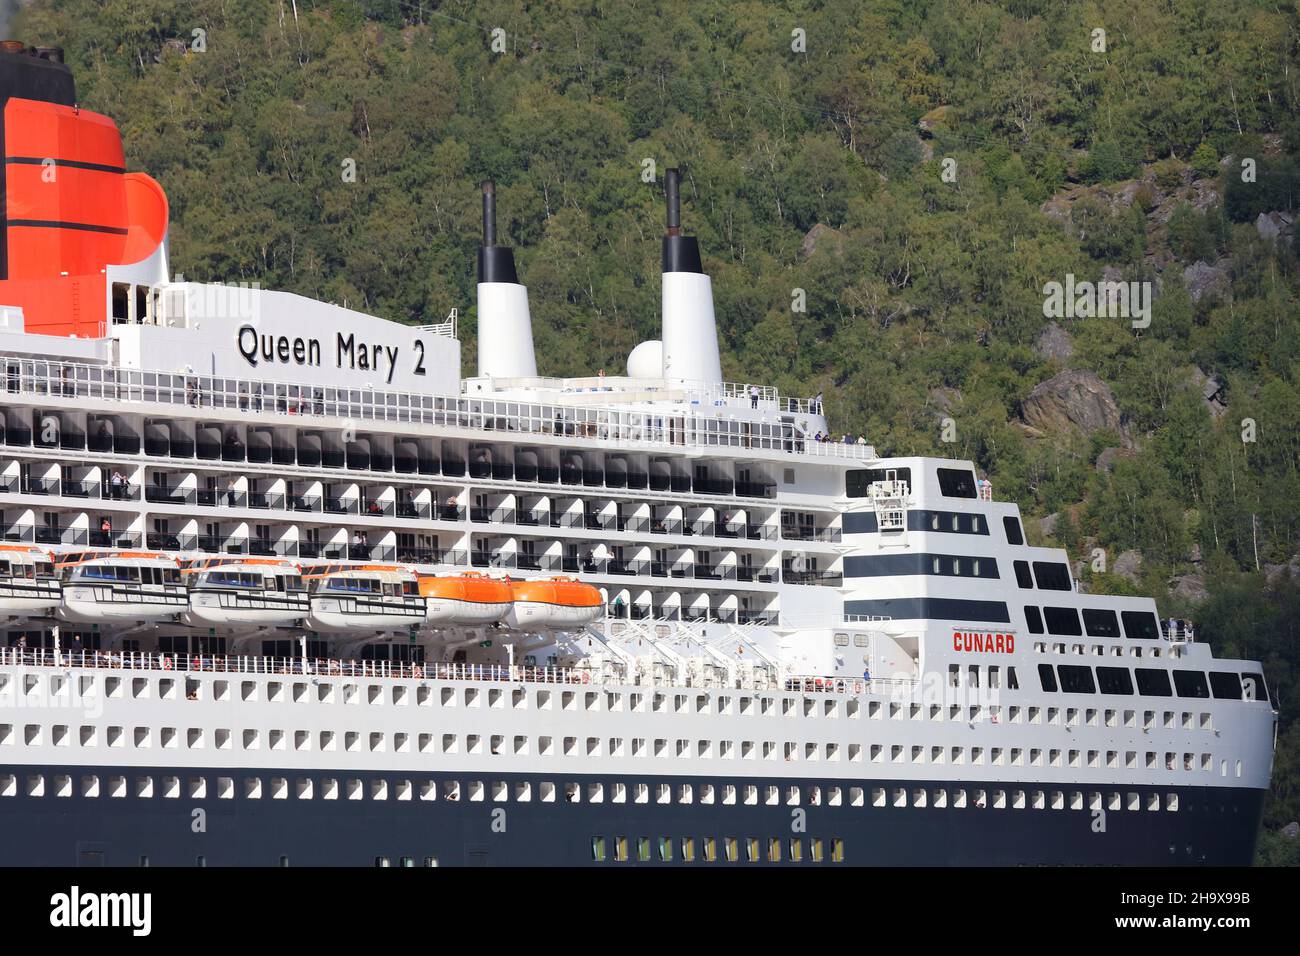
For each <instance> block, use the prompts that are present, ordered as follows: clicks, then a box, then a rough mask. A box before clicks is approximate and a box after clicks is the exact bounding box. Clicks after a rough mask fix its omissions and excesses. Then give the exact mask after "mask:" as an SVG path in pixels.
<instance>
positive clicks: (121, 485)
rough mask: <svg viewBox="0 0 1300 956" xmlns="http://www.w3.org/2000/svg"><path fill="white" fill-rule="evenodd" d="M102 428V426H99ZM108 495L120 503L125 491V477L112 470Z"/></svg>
mask: <svg viewBox="0 0 1300 956" xmlns="http://www.w3.org/2000/svg"><path fill="white" fill-rule="evenodd" d="M101 427H102V426H101ZM109 485H110V489H111V490H110V495H111V497H112V498H113V500H114V501H120V500H121V499H122V497H123V493H124V492H125V491H126V476H125V475H123V474H122V473H121V472H120V471H118V470H116V469H114V470H113V475H112V477H111V478H109Z"/></svg>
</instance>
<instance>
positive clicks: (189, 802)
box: [0, 765, 1266, 868]
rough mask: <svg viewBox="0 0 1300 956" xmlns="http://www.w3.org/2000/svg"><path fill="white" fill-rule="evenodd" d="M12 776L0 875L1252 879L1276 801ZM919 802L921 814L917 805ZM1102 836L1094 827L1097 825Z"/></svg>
mask: <svg viewBox="0 0 1300 956" xmlns="http://www.w3.org/2000/svg"><path fill="white" fill-rule="evenodd" d="M36 773H41V774H44V776H45V793H44V795H42V796H26V795H25V794H26V782H27V777H28V776H29V775H31V774H36ZM7 774H12V775H14V776H15V777H16V778H17V779H16V780H15V781H14V783H15V784H16V788H15V789H16V792H15V793H14V794H13V795H9V796H0V820H3V822H4V824H5V840H4V841H0V865H3V866H20V865H27V866H32V865H42V866H69V865H76V864H79V863H88V862H89V863H102V864H104V865H108V866H138V865H140V864H141V860H142V858H147V859H148V863H149V865H151V866H194V865H195V864H196V862H198V859H199V857H202V858H203V861H204V862H205V863H206V864H207V865H210V866H223V865H224V866H276V865H279V863H280V858H281V857H285V858H287V862H288V864H289V865H291V866H374V865H375V862H376V860H377V859H378V858H380V857H386V858H388V859H389V860H390V861H391V863H392V865H394V866H398V865H399V864H400V861H401V859H402V858H404V857H409V858H412V859H413V860H414V862H415V865H416V866H419V865H421V864H422V863H423V861H424V860H425V859H427V858H433V859H436V860H437V861H438V863H439V865H441V866H457V865H466V864H468V865H488V864H491V865H516V866H548V865H549V866H557V865H559V866H575V865H597V866H605V867H616V868H617V867H626V866H631V865H636V864H637V863H638V862H640V863H642V864H643V865H650V866H660V867H662V866H666V865H670V863H671V864H682V863H683V862H684V861H683V860H682V856H681V854H682V842H681V841H682V839H683V838H689V839H693V840H694V841H695V848H696V852H697V854H700V853H701V852H702V843H703V841H704V840H705V839H706V838H712V839H715V840H716V841H717V843H718V847H719V849H718V855H719V860H718V862H716V863H707V862H704V861H703V860H698V859H697V861H696V862H694V863H690V864H689V865H691V866H705V867H708V866H716V867H726V866H733V867H735V868H744V867H746V866H753V865H755V863H760V862H761V863H763V864H764V865H770V864H769V863H768V861H767V853H768V845H769V841H771V840H776V841H779V843H780V844H781V845H782V847H783V852H782V854H781V856H782V861H781V862H782V863H784V864H789V863H790V860H789V852H790V851H789V847H790V841H791V840H792V839H800V840H802V842H803V850H804V853H805V858H804V862H802V863H800V864H798V865H800V866H822V867H828V866H829V867H833V866H837V865H849V866H854V865H857V866H936V865H946V866H1022V865H1035V866H1036V865H1045V866H1054V865H1064V866H1072V865H1095V866H1102V865H1107V866H1159V867H1169V866H1204V865H1210V866H1245V865H1248V864H1249V863H1250V862H1251V859H1252V857H1253V854H1254V847H1255V840H1256V835H1257V833H1258V829H1259V820H1260V813H1261V810H1262V808H1263V801H1264V797H1265V793H1266V792H1265V791H1263V790H1257V789H1252V788H1244V787H1243V788H1227V787H1149V786H1135V785H1128V784H1111V785H1106V786H1104V787H1103V786H1095V789H1100V790H1105V791H1108V792H1109V791H1112V790H1116V791H1122V792H1124V793H1126V794H1127V793H1135V794H1138V795H1139V796H1140V801H1141V809H1133V810H1129V809H1124V810H1108V811H1106V812H1105V813H1104V815H1101V816H1100V817H1099V815H1098V814H1097V813H1095V812H1094V811H1091V810H1071V809H1059V810H1058V809H1050V808H1044V809H1014V808H1009V807H1008V808H995V807H992V806H984V807H977V806H974V805H973V801H972V802H969V803H968V805H967V806H965V807H955V806H951V805H950V806H947V807H936V806H928V807H915V806H894V805H892V804H893V801H892V799H891V800H889V801H887V805H885V806H874V805H872V804H873V801H872V800H871V798H870V794H871V790H872V788H885V791H886V793H887V794H889V795H890V796H891V797H892V795H893V793H894V791H895V790H896V789H903V790H905V791H906V792H907V794H908V795H909V796H910V795H911V792H912V791H913V790H914V789H915V790H919V789H922V788H924V789H926V790H934V789H937V788H946V789H947V790H948V792H949V793H950V794H951V793H952V792H953V791H955V790H956V789H957V788H964V789H965V790H966V792H967V794H968V795H969V794H971V792H972V790H974V789H989V790H991V789H995V788H998V787H1004V788H1007V789H1011V788H1012V787H1014V788H1017V789H1019V788H1024V789H1026V790H1027V789H1029V788H1031V787H1041V788H1043V789H1069V788H1070V787H1072V786H1077V787H1078V789H1080V790H1087V789H1089V788H1090V787H1094V785H1087V784H1078V785H1066V784H1051V783H1033V782H1030V781H1023V782H1020V783H1016V784H1010V783H1008V782H1002V783H983V782H978V781H963V782H949V783H937V782H929V781H909V780H902V779H898V780H879V779H877V780H834V779H818V778H811V777H809V778H799V779H782V778H776V777H772V778H764V777H757V776H755V777H737V778H720V777H712V776H710V777H700V778H689V777H652V776H646V777H630V776H629V777H623V776H616V775H613V774H578V773H573V772H571V771H563V770H560V771H557V772H556V773H545V774H539V773H532V774H501V773H477V772H463V773H455V774H448V773H430V772H420V771H419V770H418V769H417V768H416V767H412V768H411V769H410V770H409V771H407V770H403V771H389V772H383V773H379V772H372V771H356V770H344V769H335V770H298V769H290V768H285V769H272V768H247V769H243V768H241V769H235V768H223V769H212V768H201V769H191V768H184V767H173V768H167V767H121V768H118V767H95V766H67V765H64V766H39V767H26V766H21V765H7V766H0V777H3V776H4V775H7ZM88 774H94V775H98V777H99V784H100V796H95V797H83V796H80V795H79V794H80V793H81V787H82V777H83V775H88ZM58 775H67V776H69V777H70V778H71V788H72V792H73V794H74V795H73V796H68V797H60V796H56V795H55V794H54V792H53V791H54V778H55V777H56V776H58ZM119 775H120V776H123V777H125V778H126V786H127V792H128V795H127V796H124V797H110V796H108V795H107V789H108V781H109V779H110V778H112V777H114V776H119ZM146 775H148V776H152V777H153V785H154V796H152V797H137V796H135V795H134V794H135V788H136V784H137V778H139V777H142V776H146ZM219 776H222V777H229V778H231V779H232V783H233V787H234V796H233V798H231V799H218V798H217V797H216V795H215V794H216V784H217V779H216V778H217V777H219ZM164 777H176V778H178V780H179V786H180V788H181V794H180V796H179V797H176V798H168V797H163V796H162V795H161V794H162V791H163V778H164ZM196 777H203V778H204V779H205V781H206V787H207V796H206V797H204V798H196V797H189V796H188V792H189V790H188V788H189V783H190V781H191V780H192V779H193V778H196ZM250 777H257V778H260V780H261V788H262V791H261V792H262V795H261V797H259V798H256V799H253V798H249V797H246V796H245V795H244V788H245V780H246V778H250ZM273 778H283V780H284V781H285V783H286V785H287V788H288V795H287V797H285V798H283V799H281V798H276V797H274V796H273V795H272V792H271V787H272V779H273ZM326 779H333V780H335V781H337V783H338V791H339V792H338V799H332V800H327V799H324V796H323V793H324V784H323V781H325V780H326ZM303 780H310V781H312V786H313V796H312V797H311V798H310V799H299V798H298V797H297V794H296V790H297V786H298V784H299V782H300V781H303ZM472 780H478V781H482V782H483V785H484V789H485V791H486V792H485V793H484V796H483V799H481V800H471V799H469V796H470V793H469V782H470V781H472ZM349 781H359V785H360V788H361V793H362V797H361V799H349V783H348V782H349ZM404 781H409V782H410V784H411V789H412V792H411V794H410V799H398V798H397V797H398V786H399V784H401V783H402V782H404ZM426 781H434V782H435V783H436V784H437V787H438V792H437V797H436V799H434V800H422V799H420V788H421V785H422V784H424V783H425V782H426ZM451 781H456V782H458V783H459V785H460V794H461V797H460V799H459V800H448V799H446V798H445V796H444V791H443V783H445V782H451ZM495 782H503V783H505V784H506V786H507V788H508V799H507V800H504V801H498V800H494V799H493V796H494V794H493V784H494V783H495ZM543 782H546V783H550V784H553V785H554V787H555V789H556V791H557V792H556V799H555V800H554V801H543V800H542V799H541V786H540V785H541V783H543ZM569 782H576V783H579V784H580V786H581V797H580V799H579V800H577V801H572V802H571V801H568V800H566V799H565V784H566V783H569ZM380 783H382V784H385V785H386V786H387V799H385V800H376V799H372V796H371V793H372V791H371V787H372V785H374V784H380ZM523 783H527V784H530V785H531V787H532V790H531V800H528V801H521V800H517V799H516V798H515V790H514V788H515V785H516V784H523ZM591 783H603V784H604V795H605V799H604V801H602V802H595V803H593V802H590V801H589V800H588V799H587V785H588V784H591ZM614 783H622V784H625V786H626V788H627V791H626V792H627V802H625V803H615V802H613V800H612V799H611V797H612V794H613V784H614ZM683 783H690V784H691V785H693V787H694V788H695V802H694V803H690V804H683V803H679V802H676V799H675V793H676V790H677V787H678V786H680V785H681V784H683ZM705 783H712V784H713V785H714V786H715V789H717V790H720V789H721V785H723V784H726V783H734V784H735V786H736V789H737V796H738V799H737V801H736V803H734V804H722V803H721V793H720V792H719V793H718V794H717V797H718V801H717V802H715V803H713V804H703V803H700V802H699V800H700V794H701V786H702V784H705ZM638 784H644V785H646V786H648V788H649V794H650V796H649V799H648V800H647V801H646V802H644V803H638V802H636V801H635V799H634V793H635V787H636V786H637V785H638ZM660 784H668V785H670V786H671V787H672V789H673V791H674V802H672V803H664V804H661V803H658V802H657V799H656V788H657V787H658V786H659V785H660ZM750 784H753V785H757V786H758V787H759V793H760V794H763V793H764V792H765V790H766V787H768V786H777V787H779V788H780V793H781V803H780V804H778V805H769V804H767V803H765V802H764V801H763V799H762V798H761V797H760V800H759V802H758V803H756V804H746V803H744V802H743V801H742V800H741V799H739V795H740V793H741V790H742V787H743V786H745V785H750ZM811 784H816V785H819V786H821V787H822V788H823V793H827V792H828V789H829V788H830V787H840V788H841V790H842V793H843V795H844V799H843V801H842V803H841V804H840V805H838V806H830V805H825V804H823V805H816V806H814V805H810V804H809V803H808V802H807V799H806V797H805V798H804V800H803V802H802V803H801V804H800V805H799V806H798V807H794V806H789V805H787V804H786V803H785V792H786V788H787V787H789V786H792V785H799V786H800V787H801V788H803V790H804V793H805V794H806V793H807V789H806V788H807V787H808V785H811ZM850 786H861V787H863V788H864V789H865V790H866V794H867V799H866V801H865V805H861V806H853V805H851V804H850V801H849V799H848V788H849V787H850ZM1168 794H1176V795H1177V797H1178V807H1179V808H1178V809H1177V810H1167V809H1165V808H1164V807H1163V805H1162V808H1161V809H1160V810H1156V811H1152V810H1147V809H1146V801H1147V798H1148V797H1150V796H1151V795H1156V796H1158V797H1159V798H1160V800H1161V801H1162V804H1163V801H1164V800H1165V798H1166V796H1167V795H1168ZM908 802H909V803H910V800H909V801H908ZM196 808H202V809H203V811H204V818H205V829H204V832H200V833H195V832H194V828H193V823H194V819H195V816H194V811H195V809H196ZM1099 819H1100V820H1101V821H1102V822H1103V823H1104V826H1102V827H1101V829H1100V830H1099V829H1098V820H1099ZM593 838H603V839H604V841H605V846H606V851H607V854H606V859H605V860H604V861H603V862H600V861H596V860H594V859H593V853H592V849H593V848H592V841H593ZM620 838H622V839H626V840H627V842H628V845H629V859H628V860H627V862H616V861H615V860H614V858H613V856H614V847H615V842H616V840H618V839H620ZM665 838H666V839H668V840H670V841H671V844H672V846H673V853H672V860H671V861H668V860H660V858H659V849H658V842H659V840H660V839H665ZM727 839H734V840H736V841H737V842H738V844H739V845H740V859H739V862H736V863H729V862H726V861H724V860H723V859H722V856H723V851H722V845H723V843H724V841H725V840H727ZM812 839H820V840H822V841H824V846H825V849H826V852H827V857H828V858H827V860H826V861H825V862H823V863H813V862H811V860H810V859H809V857H808V854H809V852H810V849H811V846H810V842H811V840H812ZM640 840H647V841H648V842H649V844H650V847H651V851H652V853H651V859H649V860H644V861H641V860H638V846H639V842H638V841H640ZM749 840H756V841H758V844H759V846H760V847H761V848H762V850H761V859H759V860H756V861H754V863H750V862H747V841H749ZM836 840H838V841H842V843H843V847H844V864H836V863H833V862H830V860H829V852H830V847H831V843H832V841H836Z"/></svg>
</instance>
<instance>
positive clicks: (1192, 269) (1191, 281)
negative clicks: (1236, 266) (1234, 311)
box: [1183, 260, 1232, 302]
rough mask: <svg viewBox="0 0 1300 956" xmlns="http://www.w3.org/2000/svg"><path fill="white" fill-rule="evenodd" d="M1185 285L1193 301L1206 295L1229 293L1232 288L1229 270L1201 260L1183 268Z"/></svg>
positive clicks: (1199, 299)
mask: <svg viewBox="0 0 1300 956" xmlns="http://www.w3.org/2000/svg"><path fill="white" fill-rule="evenodd" d="M1183 285H1185V286H1186V287H1187V292H1188V294H1189V295H1190V296H1191V297H1192V301H1193V302H1199V301H1201V298H1202V297H1203V296H1206V295H1227V294H1228V293H1229V292H1230V291H1231V290H1232V283H1231V281H1230V279H1229V277H1228V270H1226V269H1221V268H1219V267H1218V266H1212V265H1209V264H1208V263H1205V262H1201V261H1199V260H1198V261H1196V262H1194V263H1192V264H1191V265H1190V266H1188V267H1187V268H1186V269H1184V270H1183Z"/></svg>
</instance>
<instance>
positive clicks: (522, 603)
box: [506, 577, 604, 631]
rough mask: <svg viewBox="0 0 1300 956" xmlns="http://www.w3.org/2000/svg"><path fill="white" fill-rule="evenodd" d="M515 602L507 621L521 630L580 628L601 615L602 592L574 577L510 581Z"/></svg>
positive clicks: (512, 604) (511, 606)
mask: <svg viewBox="0 0 1300 956" xmlns="http://www.w3.org/2000/svg"><path fill="white" fill-rule="evenodd" d="M510 590H511V592H512V594H513V596H514V601H513V602H512V603H511V605H510V611H509V613H508V614H507V615H506V623H507V624H509V625H510V626H511V627H512V628H515V629H516V630H520V631H550V630H562V629H565V628H573V627H581V626H582V625H584V624H588V623H590V622H592V621H594V620H596V619H597V618H599V617H600V616H601V614H602V613H603V604H604V602H603V601H602V600H601V597H600V591H599V590H598V589H596V588H594V587H592V586H591V585H590V584H583V583H582V582H580V581H576V580H574V579H573V578H564V577H557V578H536V579H534V580H531V581H511V582H510Z"/></svg>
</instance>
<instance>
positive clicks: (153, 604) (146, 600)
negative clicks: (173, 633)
mask: <svg viewBox="0 0 1300 956" xmlns="http://www.w3.org/2000/svg"><path fill="white" fill-rule="evenodd" d="M59 567H60V569H61V573H62V578H63V605H62V607H61V608H60V609H59V617H60V618H62V619H63V620H65V621H78V622H88V623H93V622H96V621H124V620H125V621H162V620H167V619H169V618H172V617H175V616H176V615H178V614H181V613H183V612H184V611H185V610H187V609H188V607H189V596H188V595H187V594H186V593H185V584H184V583H183V582H182V581H181V571H180V565H179V564H178V563H177V561H176V559H175V558H169V557H165V556H164V555H161V554H156V553H153V552H148V551H118V552H115V553H113V554H111V555H99V556H92V557H87V558H83V559H82V560H79V561H76V562H65V563H63V564H60V565H59Z"/></svg>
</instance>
